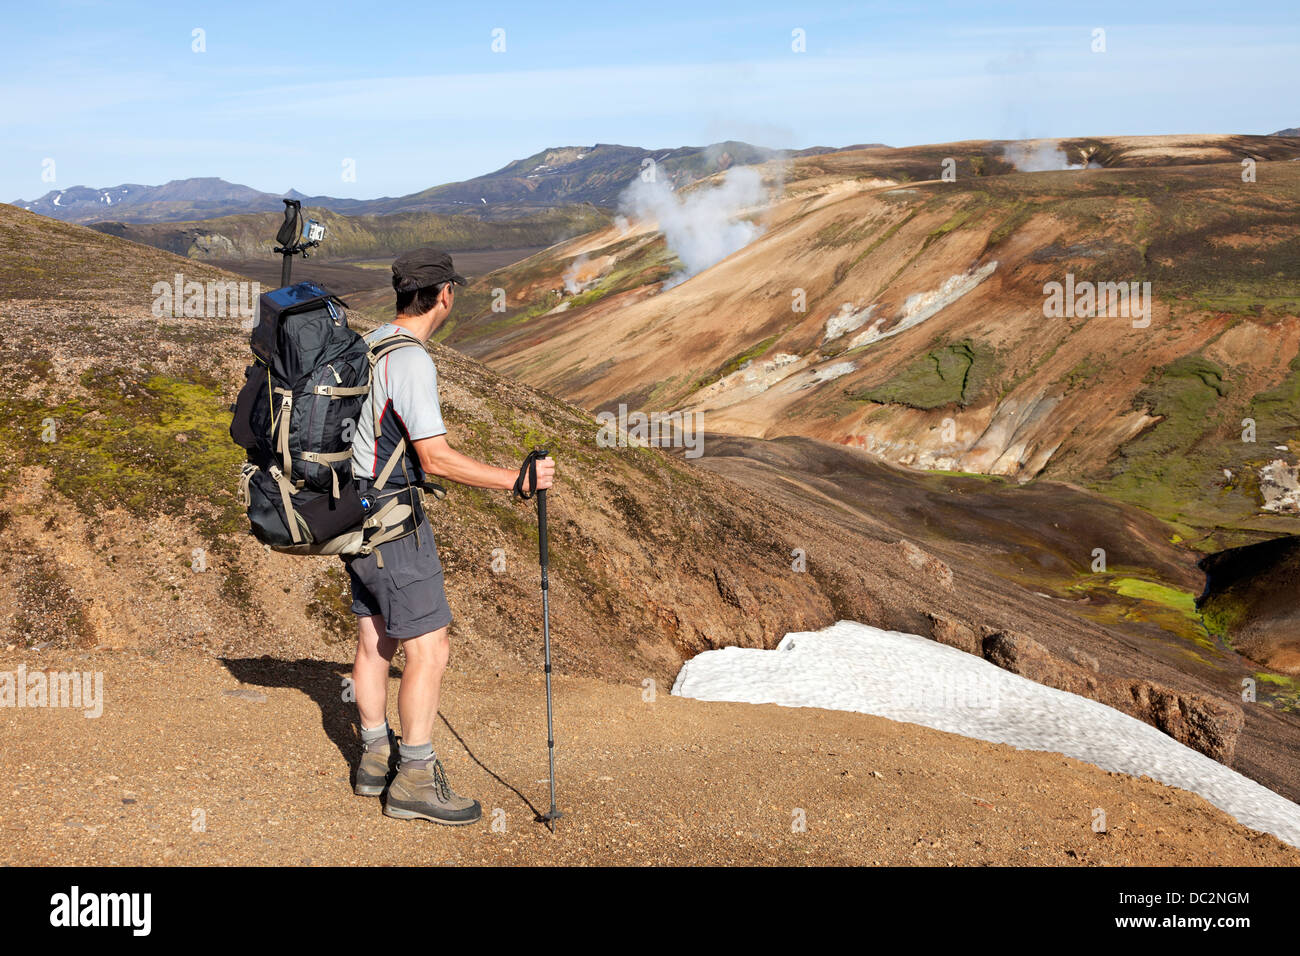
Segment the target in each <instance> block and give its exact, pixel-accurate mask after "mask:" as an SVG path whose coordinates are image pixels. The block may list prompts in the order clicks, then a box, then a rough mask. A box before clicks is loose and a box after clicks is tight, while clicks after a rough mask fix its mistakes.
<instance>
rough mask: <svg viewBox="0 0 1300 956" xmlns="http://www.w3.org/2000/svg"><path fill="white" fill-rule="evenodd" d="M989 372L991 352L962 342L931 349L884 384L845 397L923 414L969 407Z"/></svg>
mask: <svg viewBox="0 0 1300 956" xmlns="http://www.w3.org/2000/svg"><path fill="white" fill-rule="evenodd" d="M993 371H994V359H993V350H992V349H989V348H987V347H985V346H981V345H978V344H976V343H973V342H971V341H969V340H966V341H962V342H956V343H953V344H951V345H943V346H939V347H936V348H933V349H931V350H930V351H928V352H926V353H925V354H924V355H922V356H920V357H918V358H917V359H915V360H914V361H913V362H912V363H911V364H909V365H907V366H906V367H905V368H904V369H902V371H900V372H898V373H897V374H895V375H894V376H893V377H892V378H890V379H889V380H888V381H886V382H883V383H881V384H880V385H875V386H872V387H869V388H865V389H862V390H860V391H858V392H854V393H849V397H850V398H852V399H854V400H857V401H868V402H876V403H878V404H881V405H907V406H909V407H911V408H920V409H926V410H928V409H933V408H941V407H943V406H945V405H969V404H970V403H971V402H972V401H974V400H975V398H976V397H977V396H978V395H979V394H980V392H981V391H982V390H983V388H984V386H985V384H986V383H987V382H988V380H989V378H990V376H991V375H992V373H993Z"/></svg>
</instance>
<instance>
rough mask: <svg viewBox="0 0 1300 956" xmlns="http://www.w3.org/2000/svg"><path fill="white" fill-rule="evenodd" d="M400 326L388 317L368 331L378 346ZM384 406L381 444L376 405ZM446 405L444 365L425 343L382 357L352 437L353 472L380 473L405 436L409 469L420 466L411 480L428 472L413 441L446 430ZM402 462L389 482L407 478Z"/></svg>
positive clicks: (367, 475) (360, 474)
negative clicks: (442, 401)
mask: <svg viewBox="0 0 1300 956" xmlns="http://www.w3.org/2000/svg"><path fill="white" fill-rule="evenodd" d="M401 331H402V330H401V329H399V328H398V327H397V326H396V325H393V323H391V322H386V323H385V324H383V325H381V326H380V327H379V328H377V329H375V330H374V331H373V332H371V333H370V334H369V335H367V336H366V341H367V342H368V343H369V344H371V345H374V344H375V343H377V342H382V341H383V340H384V339H386V338H388V337H389V336H390V335H396V334H397V333H399V332H401ZM376 408H378V409H379V410H380V415H381V418H380V428H379V430H380V433H381V434H380V437H379V445H378V447H376V445H375V409H376ZM446 433H447V428H446V426H445V425H444V424H443V422H442V408H441V406H440V405H439V404H438V370H437V369H436V368H435V367H434V364H433V356H432V355H430V354H429V353H428V351H427V350H426V349H425V348H424V346H420V347H419V348H416V347H407V348H402V349H397V350H396V351H394V352H390V353H389V354H387V355H385V356H384V357H383V358H381V359H380V360H379V362H378V364H376V365H375V374H374V379H373V381H372V382H371V383H370V394H369V396H367V397H366V401H365V404H364V405H363V406H362V408H361V419H360V421H358V422H357V433H356V435H355V436H353V439H352V474H353V475H355V476H356V477H358V478H374V477H375V476H376V475H377V474H378V473H379V472H380V471H381V470H382V469H383V467H384V465H385V464H386V463H387V461H388V458H389V456H390V455H392V453H393V449H394V448H396V447H397V442H398V440H399V439H401V438H406V440H407V446H408V458H409V461H410V464H408V468H410V469H413V470H414V472H415V473H414V474H411V476H410V477H411V480H412V481H416V480H419V479H420V478H422V477H423V472H422V471H421V470H420V466H419V460H418V458H417V456H416V455H415V451H414V449H412V448H410V447H409V446H410V444H411V442H413V441H418V440H419V439H421V438H433V437H434V436H435V435H445V434H446ZM401 475H402V466H401V463H400V462H399V463H398V464H397V466H396V468H395V470H394V472H393V477H390V478H389V482H390V483H392V482H395V481H396V482H401V481H402V480H403V479H402V477H401Z"/></svg>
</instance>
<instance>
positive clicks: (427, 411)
mask: <svg viewBox="0 0 1300 956" xmlns="http://www.w3.org/2000/svg"><path fill="white" fill-rule="evenodd" d="M464 284H465V279H464V278H463V277H461V276H460V275H458V274H457V273H456V271H455V268H454V267H453V265H452V261H451V256H449V255H448V254H447V253H445V252H442V251H440V250H438V249H428V248H426V249H417V250H415V251H414V252H408V253H405V254H404V255H401V256H399V257H398V258H397V260H396V261H395V262H394V263H393V289H394V290H395V291H396V293H397V308H396V315H395V317H394V318H393V320H392V321H391V322H388V323H386V324H384V325H381V326H380V327H379V328H377V329H375V330H374V331H373V332H371V333H370V334H369V335H367V336H366V341H367V342H368V343H369V344H370V345H372V346H373V345H375V344H376V343H379V342H381V341H383V340H384V339H386V338H388V337H390V336H394V335H402V334H405V335H409V336H412V337H414V338H415V339H418V340H419V342H420V343H421V344H422V345H423V343H425V342H427V341H428V340H429V336H430V335H432V334H433V333H434V332H435V331H436V330H437V329H438V328H439V327H440V326H441V325H442V324H443V322H445V321H446V320H447V316H448V314H449V313H450V312H451V309H452V306H453V304H454V303H455V298H456V294H455V287H456V285H464ZM376 422H378V424H379V429H378V431H379V439H378V441H377V442H376V439H375V431H376V429H375V423H376ZM403 439H405V447H406V451H405V453H404V460H403V461H402V466H401V467H400V468H396V469H393V470H392V474H391V476H390V477H389V478H388V481H387V483H386V485H385V487H386V488H391V487H400V486H401V485H403V484H404V483H410V484H417V485H418V484H419V482H421V481H422V480H423V479H424V477H425V476H426V475H431V476H438V477H442V478H446V479H448V480H450V481H455V482H459V483H460V484H463V485H473V486H474V487H477V488H493V489H497V490H501V491H508V490H510V489H512V488H514V487H515V482H516V478H517V477H518V474H517V472H515V471H512V470H510V469H508V468H496V467H494V466H492V465H488V464H485V463H484V462H481V461H478V460H476V459H474V458H470V457H469V456H468V455H463V454H461V453H460V452H458V451H456V450H455V449H454V448H452V447H451V445H450V444H448V442H447V429H446V427H445V426H444V424H443V420H442V411H441V408H440V407H439V404H438V373H437V370H436V369H435V367H434V364H433V358H432V356H430V354H429V353H428V351H427V350H425V349H424V348H423V347H421V348H401V349H397V350H395V351H392V352H389V353H388V354H386V355H384V356H383V357H382V358H380V359H379V360H378V361H377V362H376V364H375V367H374V374H373V380H372V383H371V387H370V394H369V396H368V398H367V399H366V403H365V405H364V407H363V409H362V412H361V415H360V416H359V418H358V423H357V431H356V436H355V438H354V440H353V445H352V473H353V476H354V478H355V480H356V481H357V482H358V484H359V485H360V491H361V493H362V494H363V495H364V494H365V492H366V490H367V488H368V487H369V485H370V483H371V482H372V481H374V480H375V479H376V477H377V474H376V469H377V468H378V467H379V463H381V462H385V461H388V459H389V457H390V456H391V455H392V453H393V451H394V449H395V448H396V446H397V444H398V442H399V441H401V440H403ZM554 474H555V463H554V462H553V461H552V460H551V459H549V458H544V459H541V460H539V461H537V462H536V487H535V488H534V487H531V484H530V481H529V479H528V477H527V476H525V477H524V478H523V479H522V490H523V491H525V492H531V491H536V490H539V489H543V488H550V487H551V485H552V482H553V479H554ZM343 560H344V564H345V566H346V567H347V571H348V577H349V578H350V580H351V584H352V613H353V614H356V615H357V617H358V631H359V635H358V640H357V656H356V663H355V664H354V666H353V670H352V676H353V681H354V682H355V690H356V698H357V711H358V714H359V716H360V720H361V741H362V744H363V747H364V753H363V754H362V757H361V764H360V766H359V767H358V769H357V779H356V786H355V792H356V793H357V794H359V795H361V796H380V795H381V794H383V792H384V789H385V784H386V782H387V779H388V775H389V773H390V772H392V770H393V769H394V767H395V768H396V771H397V773H396V776H395V777H394V778H393V781H392V783H391V785H389V786H388V787H387V789H388V799H387V801H386V802H385V804H384V813H385V814H386V815H388V816H390V817H397V818H398V819H403V820H416V819H419V820H431V821H433V822H435V823H445V824H453V825H456V824H467V823H473V822H475V821H476V820H478V819H479V818H480V816H481V815H482V809H481V807H480V806H479V802H478V801H477V800H471V799H469V798H467V797H462V796H459V795H458V794H456V793H455V792H454V791H453V790H452V789H451V786H450V785H449V784H448V782H447V776H446V773H445V771H444V770H443V767H442V763H441V762H440V761H439V760H438V756H437V754H436V753H434V749H433V725H434V720H435V718H436V717H437V713H438V699H439V692H440V688H441V684H442V675H443V672H444V670H445V669H446V666H447V659H448V656H449V654H450V651H451V645H450V642H449V641H448V639H447V628H448V625H450V624H451V620H452V614H451V608H450V607H449V606H448V605H447V595H446V592H445V591H444V589H443V574H442V563H441V562H440V561H439V560H438V548H437V545H436V543H435V542H434V538H433V530H432V529H431V528H430V526H429V520H428V518H427V517H425V516H423V515H421V516H420V519H419V523H418V524H417V526H416V532H415V533H414V534H408V535H406V536H405V537H401V538H398V539H396V540H393V541H389V542H386V543H383V544H380V545H379V546H378V547H377V548H376V550H375V552H374V553H371V554H367V555H365V556H352V557H345V558H344V559H343ZM399 644H400V645H401V646H402V649H403V650H404V651H405V652H406V666H405V668H404V669H403V671H402V681H401V690H400V692H399V695H398V703H397V706H398V713H399V715H400V717H401V730H402V735H401V741H400V744H399V743H398V739H397V737H396V736H395V735H394V734H393V733H392V731H391V730H390V729H389V727H388V721H387V705H388V669H389V664H390V663H391V661H392V659H393V654H394V653H395V652H396V650H397V647H398V645H399ZM399 758H400V759H399Z"/></svg>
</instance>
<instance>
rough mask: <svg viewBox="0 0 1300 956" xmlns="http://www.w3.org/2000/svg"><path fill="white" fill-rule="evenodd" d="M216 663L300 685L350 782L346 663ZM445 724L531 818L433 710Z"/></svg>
mask: <svg viewBox="0 0 1300 956" xmlns="http://www.w3.org/2000/svg"><path fill="white" fill-rule="evenodd" d="M221 663H223V664H225V665H226V670H228V671H230V673H231V674H232V675H233V676H234V678H235V679H236V680H238V681H239V682H240V683H241V684H252V685H254V686H257V687H290V688H293V689H295V690H300V691H302V692H303V693H304V694H306V695H307V696H308V697H310V698H311V699H312V700H313V701H315V702H316V706H317V707H319V708H320V715H321V727H322V728H323V729H324V731H325V736H327V737H329V739H330V740H331V741H332V742H333V743H334V746H335V747H337V748H338V749H339V753H340V754H342V755H343V759H344V760H346V761H347V762H348V768H349V779H350V780H351V781H352V782H354V783H355V780H356V772H357V766H358V765H359V764H360V762H361V725H360V723H359V722H358V720H357V705H356V704H355V703H353V702H352V701H350V700H346V699H345V698H344V693H343V691H344V689H345V681H346V680H347V679H348V678H350V677H351V675H352V667H351V665H348V664H340V663H337V662H335V661H318V660H313V659H311V658H305V657H304V658H299V659H298V660H296V661H286V660H281V659H279V658H274V657H237V658H232V657H223V658H221ZM388 676H389V677H390V678H392V677H401V676H402V672H401V671H400V670H398V669H397V668H396V667H393V666H391V665H390V666H389V668H388ZM438 716H439V717H440V718H441V719H442V722H443V724H444V725H445V726H446V728H447V730H448V731H450V732H451V735H452V736H453V737H454V738H456V742H457V743H459V744H460V745H461V747H463V748H464V749H465V753H466V755H468V756H469V759H470V760H473V761H474V762H475V763H476V764H478V765H479V767H481V768H482V769H483V771H484V772H485V773H487V774H488V776H490V777H491V778H492V779H493V780H495V781H496V782H497V783H499V784H501V786H503V787H505V788H506V789H507V790H509V791H510V792H511V793H513V794H514V795H515V796H517V797H518V798H519V799H520V800H521V801H522V802H523V804H524V805H525V806H526V807H528V809H529V810H531V811H532V813H533V817H534V818H535V819H541V814H542V812H541V811H540V810H538V809H537V807H535V806H533V802H532V801H531V800H529V799H528V798H527V797H526V796H524V794H523V793H522V792H521V791H520V790H519V788H518V787H516V786H514V784H511V783H509V782H507V781H506V780H505V779H503V778H502V777H501V776H500V775H499V774H498V773H497V772H496V771H495V770H493V769H492V768H491V767H489V766H488V765H487V764H485V763H484V762H483V761H482V760H480V759H479V758H478V755H477V754H475V753H474V751H473V750H472V749H471V748H470V746H469V744H468V743H467V742H466V741H465V738H464V737H462V736H461V735H460V733H459V732H458V731H457V730H456V728H455V727H453V726H452V724H451V721H449V720H448V719H447V717H446V715H444V714H439V715H438Z"/></svg>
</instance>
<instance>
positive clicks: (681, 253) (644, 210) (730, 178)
mask: <svg viewBox="0 0 1300 956" xmlns="http://www.w3.org/2000/svg"><path fill="white" fill-rule="evenodd" d="M770 200H771V197H770V196H769V194H768V191H767V190H766V189H765V188H764V187H763V177H762V176H761V175H759V172H758V170H757V169H755V168H754V167H752V166H736V167H733V168H732V169H729V170H727V172H726V174H725V176H724V177H723V180H722V182H721V183H720V184H719V185H717V186H714V187H712V188H707V187H701V188H699V189H696V190H694V191H693V192H690V193H687V194H686V195H685V196H678V195H677V194H676V193H674V192H673V190H672V187H671V186H670V185H669V184H668V183H665V182H662V181H658V180H656V181H654V182H646V181H645V180H643V179H636V180H634V181H633V183H632V185H630V186H628V188H627V189H625V190H624V191H623V194H622V196H620V197H619V206H620V208H621V209H622V210H623V211H624V212H625V213H626V214H627V215H629V216H634V217H637V218H640V219H654V220H655V221H656V222H658V224H659V231H660V232H662V233H663V234H664V239H665V240H666V241H667V242H668V248H669V249H671V250H672V252H673V254H674V255H676V256H677V258H678V259H680V260H681V263H682V271H681V272H679V273H677V274H676V275H674V276H672V277H671V278H670V279H669V280H668V281H667V282H666V283H665V284H664V288H665V289H670V288H672V287H673V286H675V285H678V284H679V283H682V282H685V281H686V280H687V279H689V278H690V277H691V276H693V275H695V274H697V273H699V272H703V271H704V270H705V269H707V268H709V266H711V265H713V264H714V263H716V262H721V261H722V260H723V259H725V258H726V257H727V256H729V255H731V254H732V253H733V252H735V251H736V250H738V249H741V248H743V247H744V246H747V245H748V244H749V243H751V242H753V241H754V240H755V239H757V238H758V237H759V236H760V235H762V234H763V227H762V226H759V225H757V224H756V223H752V222H749V221H747V220H745V219H741V218H739V217H740V216H741V215H742V214H743V213H745V212H750V211H753V210H754V209H756V208H761V207H763V206H766V205H767V204H768V203H769V202H770Z"/></svg>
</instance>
